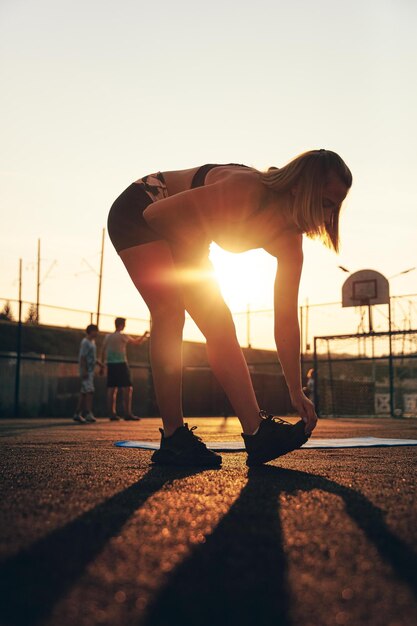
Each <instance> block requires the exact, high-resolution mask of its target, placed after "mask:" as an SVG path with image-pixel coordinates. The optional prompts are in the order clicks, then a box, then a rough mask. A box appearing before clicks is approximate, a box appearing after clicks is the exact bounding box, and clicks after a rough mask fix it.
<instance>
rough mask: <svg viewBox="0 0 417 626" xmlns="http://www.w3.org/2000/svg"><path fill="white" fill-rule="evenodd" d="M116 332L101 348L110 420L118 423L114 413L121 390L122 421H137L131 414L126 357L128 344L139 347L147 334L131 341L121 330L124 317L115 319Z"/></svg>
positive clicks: (130, 383)
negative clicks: (104, 363) (104, 366)
mask: <svg viewBox="0 0 417 626" xmlns="http://www.w3.org/2000/svg"><path fill="white" fill-rule="evenodd" d="M114 324H115V328H116V330H115V331H114V333H111V334H109V335H107V336H106V338H105V339H104V342H103V348H102V361H103V362H104V361H105V362H106V364H107V403H108V406H109V410H110V416H109V418H110V420H111V421H118V420H120V417H119V416H118V415H117V412H116V401H117V391H118V389H121V390H122V397H123V408H124V415H125V417H124V419H125V420H126V421H129V422H137V421H139V419H140V418H139V417H137V416H136V415H133V413H132V394H133V386H132V381H131V378H130V372H129V366H128V362H127V356H126V347H127V344H128V343H131V344H134V345H139V344H141V343H143V342H144V341H146V340H147V339H148V337H149V332H148V331H146V332H145V333H144V334H143V335H142V336H141V337H138V338H137V339H133V337H130V336H129V335H125V334H124V333H123V330H124V328H125V325H126V320H125V318H124V317H116V319H115V321H114Z"/></svg>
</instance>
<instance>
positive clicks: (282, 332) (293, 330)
mask: <svg viewBox="0 0 417 626" xmlns="http://www.w3.org/2000/svg"><path fill="white" fill-rule="evenodd" d="M276 256H277V257H278V269H277V274H276V278H275V286H274V310H275V343H276V346H277V351H278V357H279V360H280V362H281V365H282V369H283V372H284V376H285V380H286V381H287V385H288V389H289V392H290V397H291V402H292V404H293V406H294V408H295V409H296V410H297V411H298V412H299V413H300V417H301V418H302V419H303V420H304V422H305V423H306V432H307V433H310V432H311V431H312V430H313V428H314V427H315V425H316V422H317V416H316V413H315V410H314V406H313V404H312V402H311V401H310V400H309V399H308V398H307V397H306V396H305V395H304V392H303V390H302V383H301V367H300V327H299V323H298V288H299V284H300V277H301V271H302V266H303V252H302V236H301V235H298V234H294V235H290V236H287V237H286V238H285V240H284V239H283V240H282V241H280V242H279V248H278V249H276Z"/></svg>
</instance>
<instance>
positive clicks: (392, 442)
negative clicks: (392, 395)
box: [114, 437, 417, 452]
mask: <svg viewBox="0 0 417 626" xmlns="http://www.w3.org/2000/svg"><path fill="white" fill-rule="evenodd" d="M205 444H206V446H207V447H208V448H210V450H218V451H219V452H243V451H244V450H245V446H244V444H243V441H206V442H205ZM114 445H115V446H118V447H119V448H141V449H143V450H159V445H160V444H159V441H116V442H115V444H114ZM384 446H417V439H388V438H382V437H350V438H349V437H347V438H344V439H314V438H313V439H309V440H308V441H307V442H306V443H305V444H304V445H303V446H302V448H313V449H316V450H317V449H322V450H327V449H331V448H381V447H384Z"/></svg>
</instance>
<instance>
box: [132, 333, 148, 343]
mask: <svg viewBox="0 0 417 626" xmlns="http://www.w3.org/2000/svg"><path fill="white" fill-rule="evenodd" d="M147 339H149V331H148V330H146V331H145V332H144V333H143V335H142V336H141V337H136V339H133V337H129V343H131V344H133V345H134V346H138V345H140V344H141V343H143V342H144V341H146V340H147Z"/></svg>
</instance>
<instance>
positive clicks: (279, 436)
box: [108, 150, 352, 467]
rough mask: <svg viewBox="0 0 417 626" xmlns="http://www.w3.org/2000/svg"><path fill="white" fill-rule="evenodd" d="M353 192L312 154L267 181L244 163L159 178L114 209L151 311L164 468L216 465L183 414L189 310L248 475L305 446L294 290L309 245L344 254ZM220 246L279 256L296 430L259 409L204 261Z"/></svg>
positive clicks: (112, 229)
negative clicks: (235, 428) (232, 418)
mask: <svg viewBox="0 0 417 626" xmlns="http://www.w3.org/2000/svg"><path fill="white" fill-rule="evenodd" d="M351 184H352V175H351V173H350V171H349V168H348V167H347V166H346V164H345V163H344V162H343V160H342V159H341V158H340V157H339V156H338V155H337V154H336V153H335V152H331V151H329V150H312V151H310V152H305V153H304V154H301V155H300V156H298V157H296V158H295V159H293V160H292V161H290V162H289V163H288V164H287V165H285V166H284V167H282V168H270V169H269V170H268V172H260V171H258V170H256V169H254V168H252V167H247V166H245V165H237V164H227V165H213V164H210V165H203V166H202V167H197V168H192V169H186V170H179V171H170V172H158V173H156V174H151V175H149V176H145V177H144V178H141V179H139V180H137V181H136V182H135V183H133V184H131V185H130V186H129V187H128V188H127V189H126V190H125V191H124V192H123V193H122V194H121V195H120V196H119V197H118V198H117V200H116V201H115V202H114V204H113V206H112V208H111V210H110V214H109V219H108V232H109V235H110V238H111V240H112V242H113V245H114V247H115V248H116V250H117V252H118V254H119V255H120V257H121V259H122V261H123V263H124V264H125V266H126V269H127V271H128V272H129V275H130V277H131V278H132V280H133V282H134V284H135V286H136V287H137V289H138V291H139V292H140V294H141V296H142V297H143V299H144V300H145V302H146V304H147V306H148V307H149V310H150V314H151V318H152V328H151V350H150V351H151V366H152V374H153V380H154V385H155V393H156V399H157V403H158V406H159V410H160V413H161V416H162V421H163V430H162V429H160V430H161V447H160V450H157V451H156V452H155V453H154V454H153V456H152V461H153V462H154V463H157V464H161V465H162V464H169V465H200V466H212V467H213V466H218V465H220V464H221V457H220V455H218V454H216V453H214V452H212V451H210V450H208V449H207V448H206V446H205V445H204V443H203V442H202V441H201V439H200V438H199V437H197V436H196V435H195V434H194V432H193V431H194V428H192V429H189V428H188V425H187V424H184V420H183V412H182V397H181V391H182V333H183V326H184V320H185V311H188V313H189V314H190V316H191V317H192V319H193V320H194V322H195V323H196V325H197V326H198V328H199V329H200V330H201V332H202V333H203V335H204V336H205V338H206V341H207V353H208V359H209V362H210V366H211V368H212V370H213V372H214V374H215V376H216V378H217V379H218V381H219V382H220V384H221V385H222V387H223V389H224V391H225V392H226V394H227V397H228V399H229V401H230V403H231V405H232V407H233V409H234V411H235V412H236V415H237V417H238V418H239V420H240V422H241V424H242V430H243V433H242V437H243V439H244V442H245V447H246V451H247V453H248V458H247V461H246V463H247V465H249V466H252V465H258V464H261V463H265V462H266V461H270V460H272V459H275V458H277V457H278V456H281V455H283V454H286V453H287V452H290V451H291V450H294V449H296V448H299V447H300V446H301V445H303V443H305V442H306V441H307V439H308V437H309V436H310V434H311V432H312V430H313V429H314V427H315V426H316V422H317V416H316V413H315V410H314V405H313V403H312V402H311V401H310V400H309V399H308V398H307V397H306V396H305V394H304V393H303V390H302V383H301V371H300V331H299V324H298V305H297V301H298V287H299V281H300V275H301V269H302V264H303V252H302V237H303V234H306V235H307V236H309V237H316V238H319V239H321V241H322V242H323V243H324V244H325V245H327V246H328V247H330V248H332V249H334V250H335V251H337V250H338V246H339V212H340V208H341V205H342V202H343V201H344V199H345V197H346V195H347V193H348V190H349V188H350V186H351ZM212 241H214V242H216V243H217V244H218V245H220V246H221V247H223V248H225V249H226V250H230V251H232V252H243V251H245V250H250V249H253V248H263V249H264V250H266V251H267V252H268V253H269V254H271V255H273V256H274V257H276V259H277V261H278V264H277V274H276V279H275V284H274V312H275V323H274V324H275V342H276V346H277V351H278V357H279V360H280V362H281V365H282V369H283V372H284V375H285V379H286V382H287V385H288V389H289V392H290V397H291V402H292V404H293V407H294V409H295V410H296V411H297V412H298V413H299V415H300V417H301V420H300V421H299V422H298V423H296V424H295V425H292V424H289V423H288V422H285V421H284V420H280V419H278V418H273V417H272V416H270V415H269V416H268V415H267V414H266V413H265V411H262V410H260V407H259V406H258V403H257V400H256V397H255V393H254V389H253V386H252V382H251V378H250V375H249V371H248V368H247V365H246V361H245V358H244V356H243V352H242V350H241V348H240V346H239V343H238V341H237V338H236V332H235V326H234V323H233V320H232V316H231V313H230V310H229V309H228V307H227V306H226V304H225V302H224V300H223V298H222V296H221V293H220V289H219V286H218V284H217V282H216V280H215V277H214V273H213V267H212V265H211V263H210V261H209V258H208V256H209V246H210V243H211V242H212Z"/></svg>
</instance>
